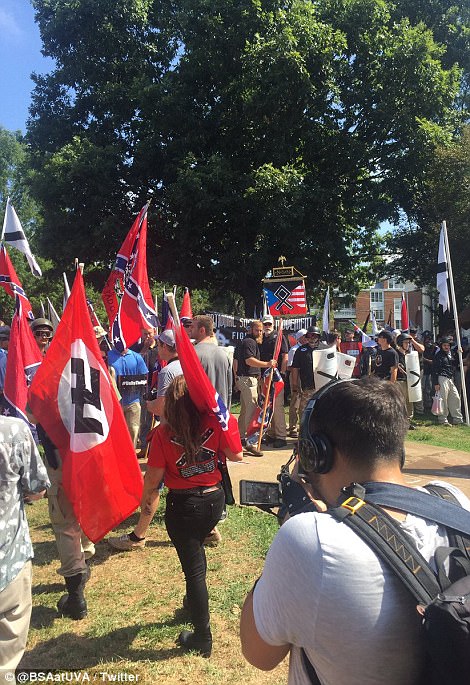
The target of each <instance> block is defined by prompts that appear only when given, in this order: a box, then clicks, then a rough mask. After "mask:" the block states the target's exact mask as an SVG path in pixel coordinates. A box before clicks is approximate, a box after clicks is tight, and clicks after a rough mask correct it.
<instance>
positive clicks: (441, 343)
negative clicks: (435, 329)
mask: <svg viewBox="0 0 470 685" xmlns="http://www.w3.org/2000/svg"><path fill="white" fill-rule="evenodd" d="M444 343H449V344H451V343H452V340H451V339H450V338H448V337H447V336H446V335H445V336H444V337H443V338H441V339H440V340H439V347H440V346H441V345H443V344H444Z"/></svg>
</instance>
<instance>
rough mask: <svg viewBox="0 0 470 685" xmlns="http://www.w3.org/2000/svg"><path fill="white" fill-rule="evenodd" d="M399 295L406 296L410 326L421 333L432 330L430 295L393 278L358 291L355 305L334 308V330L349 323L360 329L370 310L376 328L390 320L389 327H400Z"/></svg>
mask: <svg viewBox="0 0 470 685" xmlns="http://www.w3.org/2000/svg"><path fill="white" fill-rule="evenodd" d="M402 292H404V293H405V299H406V303H407V308H408V317H409V320H410V325H414V326H416V327H417V328H419V329H421V330H426V329H428V330H432V315H431V308H430V306H431V298H430V296H429V295H428V294H426V292H425V291H423V290H420V289H418V288H416V286H415V285H414V283H411V282H409V281H407V282H406V283H402V282H400V281H398V280H397V279H394V278H386V279H382V280H380V281H378V282H377V283H376V284H375V285H374V286H372V287H371V288H368V289H367V290H361V291H360V292H359V293H358V295H357V297H356V302H355V303H354V305H352V306H350V307H343V308H340V309H337V310H336V311H335V312H334V320H335V327H339V326H343V325H344V324H345V323H347V322H348V321H356V322H357V324H358V325H359V326H362V324H363V323H364V321H365V320H366V318H367V315H368V314H369V311H371V310H372V311H373V312H374V314H375V318H376V319H377V325H378V327H379V328H381V327H383V326H384V325H385V324H386V323H387V321H388V319H389V318H390V319H391V325H392V328H401V296H402ZM338 299H340V298H338ZM338 299H337V301H338Z"/></svg>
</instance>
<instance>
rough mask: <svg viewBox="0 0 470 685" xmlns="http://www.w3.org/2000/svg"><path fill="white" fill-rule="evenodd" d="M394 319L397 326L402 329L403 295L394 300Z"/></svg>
mask: <svg viewBox="0 0 470 685" xmlns="http://www.w3.org/2000/svg"><path fill="white" fill-rule="evenodd" d="M393 319H394V321H395V328H400V329H401V297H400V298H394V300H393Z"/></svg>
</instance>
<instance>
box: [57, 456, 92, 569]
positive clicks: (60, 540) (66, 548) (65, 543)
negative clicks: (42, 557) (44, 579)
mask: <svg viewBox="0 0 470 685" xmlns="http://www.w3.org/2000/svg"><path fill="white" fill-rule="evenodd" d="M57 457H58V461H59V468H57V469H53V468H51V467H50V466H49V464H47V465H46V466H47V473H48V475H49V480H50V481H51V487H50V488H49V490H48V491H47V501H48V504H49V518H50V519H51V524H52V529H53V531H54V535H55V539H56V543H57V551H58V553H59V559H60V564H61V565H60V568H59V570H58V571H57V573H59V574H60V575H61V576H64V577H65V578H67V577H70V576H75V575H77V573H82V572H83V571H85V569H86V565H85V559H89V558H90V557H92V556H93V555H94V553H95V546H94V544H93V543H92V542H91V540H89V539H88V538H87V537H86V535H85V534H84V533H83V531H82V529H81V528H80V526H79V524H78V521H77V519H76V517H75V513H74V511H73V508H72V505H71V504H70V501H69V498H68V497H67V495H66V494H65V492H64V489H63V487H62V464H61V462H60V457H59V455H58V453H57ZM97 496H98V495H97Z"/></svg>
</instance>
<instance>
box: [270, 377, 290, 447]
mask: <svg viewBox="0 0 470 685" xmlns="http://www.w3.org/2000/svg"><path fill="white" fill-rule="evenodd" d="M266 434H267V435H269V436H270V437H271V438H277V439H278V440H285V439H286V437H287V426H286V414H285V412H284V388H282V390H281V392H280V393H279V395H278V396H277V397H276V399H275V400H274V408H273V415H272V418H271V423H270V426H269V428H268V430H267V431H266Z"/></svg>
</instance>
